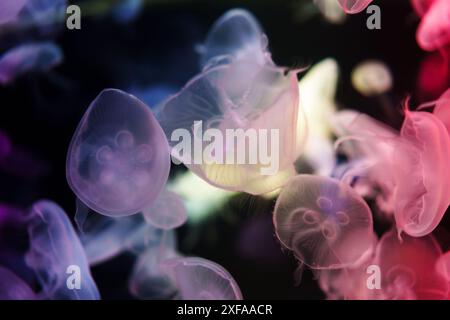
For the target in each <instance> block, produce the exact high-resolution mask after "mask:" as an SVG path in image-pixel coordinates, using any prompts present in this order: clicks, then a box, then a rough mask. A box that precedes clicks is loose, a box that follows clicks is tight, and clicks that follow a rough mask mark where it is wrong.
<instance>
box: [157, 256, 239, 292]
mask: <svg viewBox="0 0 450 320" xmlns="http://www.w3.org/2000/svg"><path fill="white" fill-rule="evenodd" d="M162 266H163V268H164V270H165V272H166V273H167V274H168V275H169V278H170V279H171V281H173V283H174V285H175V286H176V288H177V290H178V297H179V298H180V299H181V300H242V293H241V290H240V289H239V286H238V285H237V283H236V281H235V280H234V279H233V277H232V276H231V275H230V273H229V272H228V271H226V270H225V269H224V268H223V267H222V266H220V265H218V264H217V263H215V262H212V261H209V260H206V259H203V258H198V257H176V258H172V259H167V260H164V262H163V263H162Z"/></svg>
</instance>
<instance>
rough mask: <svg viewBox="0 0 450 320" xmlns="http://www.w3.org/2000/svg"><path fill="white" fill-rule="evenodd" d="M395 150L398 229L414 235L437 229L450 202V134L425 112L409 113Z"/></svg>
mask: <svg viewBox="0 0 450 320" xmlns="http://www.w3.org/2000/svg"><path fill="white" fill-rule="evenodd" d="M405 113H406V117H405V120H404V123H403V126H402V129H401V132H400V135H401V140H400V142H399V143H398V144H397V145H396V148H395V153H394V161H393V163H394V175H395V180H396V189H395V195H394V196H395V220H396V224H397V229H398V231H399V232H401V231H404V232H406V233H407V234H409V235H411V236H414V237H421V236H424V235H427V234H429V233H430V232H431V231H433V230H434V228H436V226H437V225H438V223H439V222H440V221H441V219H442V216H443V215H444V213H445V211H446V210H447V208H448V206H449V203H450V171H449V170H448V159H450V137H449V134H448V132H447V129H446V128H445V126H444V124H443V123H442V122H441V121H440V120H439V119H438V118H437V117H436V116H435V115H433V114H431V113H428V112H410V111H408V110H405Z"/></svg>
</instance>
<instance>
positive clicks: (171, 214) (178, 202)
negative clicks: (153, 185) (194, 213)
mask: <svg viewBox="0 0 450 320" xmlns="http://www.w3.org/2000/svg"><path fill="white" fill-rule="evenodd" d="M142 214H143V215H144V217H145V220H147V222H148V223H150V224H151V225H153V226H154V227H155V228H159V229H163V230H170V229H175V228H178V227H179V226H181V225H183V224H184V223H185V222H186V220H187V211H186V207H185V205H184V201H183V199H182V198H181V197H180V196H179V195H177V194H176V193H173V192H171V191H164V192H162V193H161V194H160V195H159V197H158V198H157V199H156V201H155V203H153V205H152V206H151V207H150V208H145V209H144V210H143V211H142Z"/></svg>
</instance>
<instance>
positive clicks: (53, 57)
mask: <svg viewBox="0 0 450 320" xmlns="http://www.w3.org/2000/svg"><path fill="white" fill-rule="evenodd" d="M62 59H63V53H62V51H61V49H60V48H59V47H58V46H57V45H56V44H54V43H52V42H42V43H27V44H22V45H20V46H18V47H15V48H12V49H10V50H9V51H7V52H6V53H4V54H3V55H2V56H1V57H0V84H2V85H6V84H9V83H11V82H13V81H14V80H15V79H17V78H18V77H19V76H21V75H23V74H25V73H27V72H36V71H47V70H49V69H51V68H53V67H54V66H56V65H58V64H60V63H61V61H62Z"/></svg>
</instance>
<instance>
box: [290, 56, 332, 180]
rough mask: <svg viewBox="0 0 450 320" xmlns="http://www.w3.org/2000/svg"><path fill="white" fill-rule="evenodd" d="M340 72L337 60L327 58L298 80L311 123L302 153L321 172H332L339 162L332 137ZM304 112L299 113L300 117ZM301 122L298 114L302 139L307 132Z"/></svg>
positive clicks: (299, 134) (319, 173)
mask: <svg viewBox="0 0 450 320" xmlns="http://www.w3.org/2000/svg"><path fill="white" fill-rule="evenodd" d="M338 76H339V66H338V64H337V62H336V61H335V60H334V59H330V58H328V59H325V60H323V61H321V62H319V63H317V64H316V65H314V66H313V67H312V68H311V69H309V70H308V73H306V74H305V75H304V76H303V78H302V79H301V80H300V81H299V83H298V87H299V92H300V93H301V94H300V104H301V107H302V108H303V110H304V113H305V115H304V116H305V117H306V119H307V123H308V139H307V140H306V144H305V147H304V150H303V152H302V154H301V157H302V158H305V159H306V161H307V162H308V164H309V165H311V166H312V167H313V169H314V173H315V174H318V175H324V176H325V175H330V174H331V172H332V170H333V168H334V166H335V162H336V159H335V155H334V149H333V144H332V141H331V137H332V128H331V120H332V116H333V115H334V114H335V113H336V102H335V95H336V87H337V81H338ZM302 116H303V115H302V114H301V113H299V117H302ZM302 125H303V122H302V120H301V118H299V119H298V125H297V135H298V139H300V140H301V139H302V136H303V135H304V134H305V132H304V131H303V130H302V129H303V128H302ZM300 171H301V170H300ZM302 173H303V172H302Z"/></svg>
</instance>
